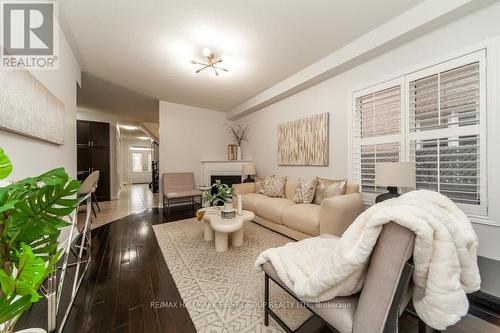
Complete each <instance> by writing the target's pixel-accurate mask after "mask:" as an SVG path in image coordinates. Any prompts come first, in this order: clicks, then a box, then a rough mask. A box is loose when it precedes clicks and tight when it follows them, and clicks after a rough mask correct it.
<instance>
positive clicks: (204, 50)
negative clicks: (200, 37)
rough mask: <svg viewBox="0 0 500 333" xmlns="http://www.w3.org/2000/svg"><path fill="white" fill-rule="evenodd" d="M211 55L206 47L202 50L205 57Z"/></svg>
mask: <svg viewBox="0 0 500 333" xmlns="http://www.w3.org/2000/svg"><path fill="white" fill-rule="evenodd" d="M211 54H212V52H210V50H209V49H207V48H206V47H205V48H204V49H203V55H204V56H205V57H209V56H210V55H211Z"/></svg>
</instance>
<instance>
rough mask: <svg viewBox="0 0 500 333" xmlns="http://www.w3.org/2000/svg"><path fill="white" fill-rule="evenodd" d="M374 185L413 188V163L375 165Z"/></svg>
mask: <svg viewBox="0 0 500 333" xmlns="http://www.w3.org/2000/svg"><path fill="white" fill-rule="evenodd" d="M375 184H376V185H383V186H395V187H415V185H416V184H415V162H384V163H375Z"/></svg>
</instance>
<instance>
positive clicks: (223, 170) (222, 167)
mask: <svg viewBox="0 0 500 333" xmlns="http://www.w3.org/2000/svg"><path fill="white" fill-rule="evenodd" d="M246 163H252V160H235V161H230V160H202V161H201V173H202V175H203V179H202V184H201V185H210V177H211V176H222V175H239V176H242V177H243V175H242V174H241V169H242V168H243V164H246Z"/></svg>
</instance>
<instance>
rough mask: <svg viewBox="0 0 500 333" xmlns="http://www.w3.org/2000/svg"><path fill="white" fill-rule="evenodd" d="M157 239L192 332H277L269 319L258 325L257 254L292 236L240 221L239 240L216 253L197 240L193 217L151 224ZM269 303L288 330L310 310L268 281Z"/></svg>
mask: <svg viewBox="0 0 500 333" xmlns="http://www.w3.org/2000/svg"><path fill="white" fill-rule="evenodd" d="M153 228H154V231H155V235H156V238H157V239H158V244H159V245H160V248H161V251H162V253H163V256H164V258H165V261H166V263H167V265H168V268H169V270H170V273H171V274H172V276H173V278H174V281H175V284H176V286H177V288H178V289H179V293H180V295H181V297H182V300H183V303H184V305H185V306H186V308H187V310H188V312H189V315H190V316H191V319H192V321H193V323H194V325H195V327H196V330H197V331H198V332H282V331H283V330H282V329H281V327H279V326H278V325H277V324H276V323H275V322H274V320H273V319H272V318H270V319H269V326H268V327H266V326H264V308H263V301H264V273H262V272H261V273H256V272H255V270H254V262H255V259H256V258H257V256H258V254H259V253H260V252H261V251H263V250H265V249H268V248H270V247H276V246H281V245H284V244H286V243H288V242H290V241H292V240H290V239H289V238H286V237H284V236H282V235H280V234H278V233H275V232H273V231H271V230H269V229H266V228H264V227H262V226H260V225H257V224H255V223H253V222H247V223H245V225H244V228H245V229H244V243H243V246H241V247H237V248H234V247H230V248H229V250H228V251H226V252H222V253H218V252H216V251H215V248H214V242H213V241H211V242H206V241H204V240H203V224H202V223H201V222H198V221H197V220H196V219H188V220H181V221H176V222H170V223H165V224H161V225H155V226H153ZM270 304H271V307H272V308H273V309H274V310H275V312H277V313H278V315H279V316H280V317H281V318H282V319H283V320H284V321H285V323H287V325H288V326H290V327H291V328H292V329H295V328H297V327H299V326H300V325H301V324H302V323H304V322H305V321H306V320H307V319H308V318H309V317H310V316H311V313H310V312H309V311H308V310H307V309H305V308H303V307H301V306H300V304H298V303H297V302H296V301H295V300H294V299H293V298H292V297H291V296H289V295H288V294H287V293H286V292H284V291H283V290H282V289H281V288H279V287H278V286H276V285H275V283H274V282H271V283H270Z"/></svg>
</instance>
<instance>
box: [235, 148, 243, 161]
mask: <svg viewBox="0 0 500 333" xmlns="http://www.w3.org/2000/svg"><path fill="white" fill-rule="evenodd" d="M241 156H242V153H241V146H238V149H237V152H236V159H237V160H238V161H241Z"/></svg>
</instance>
